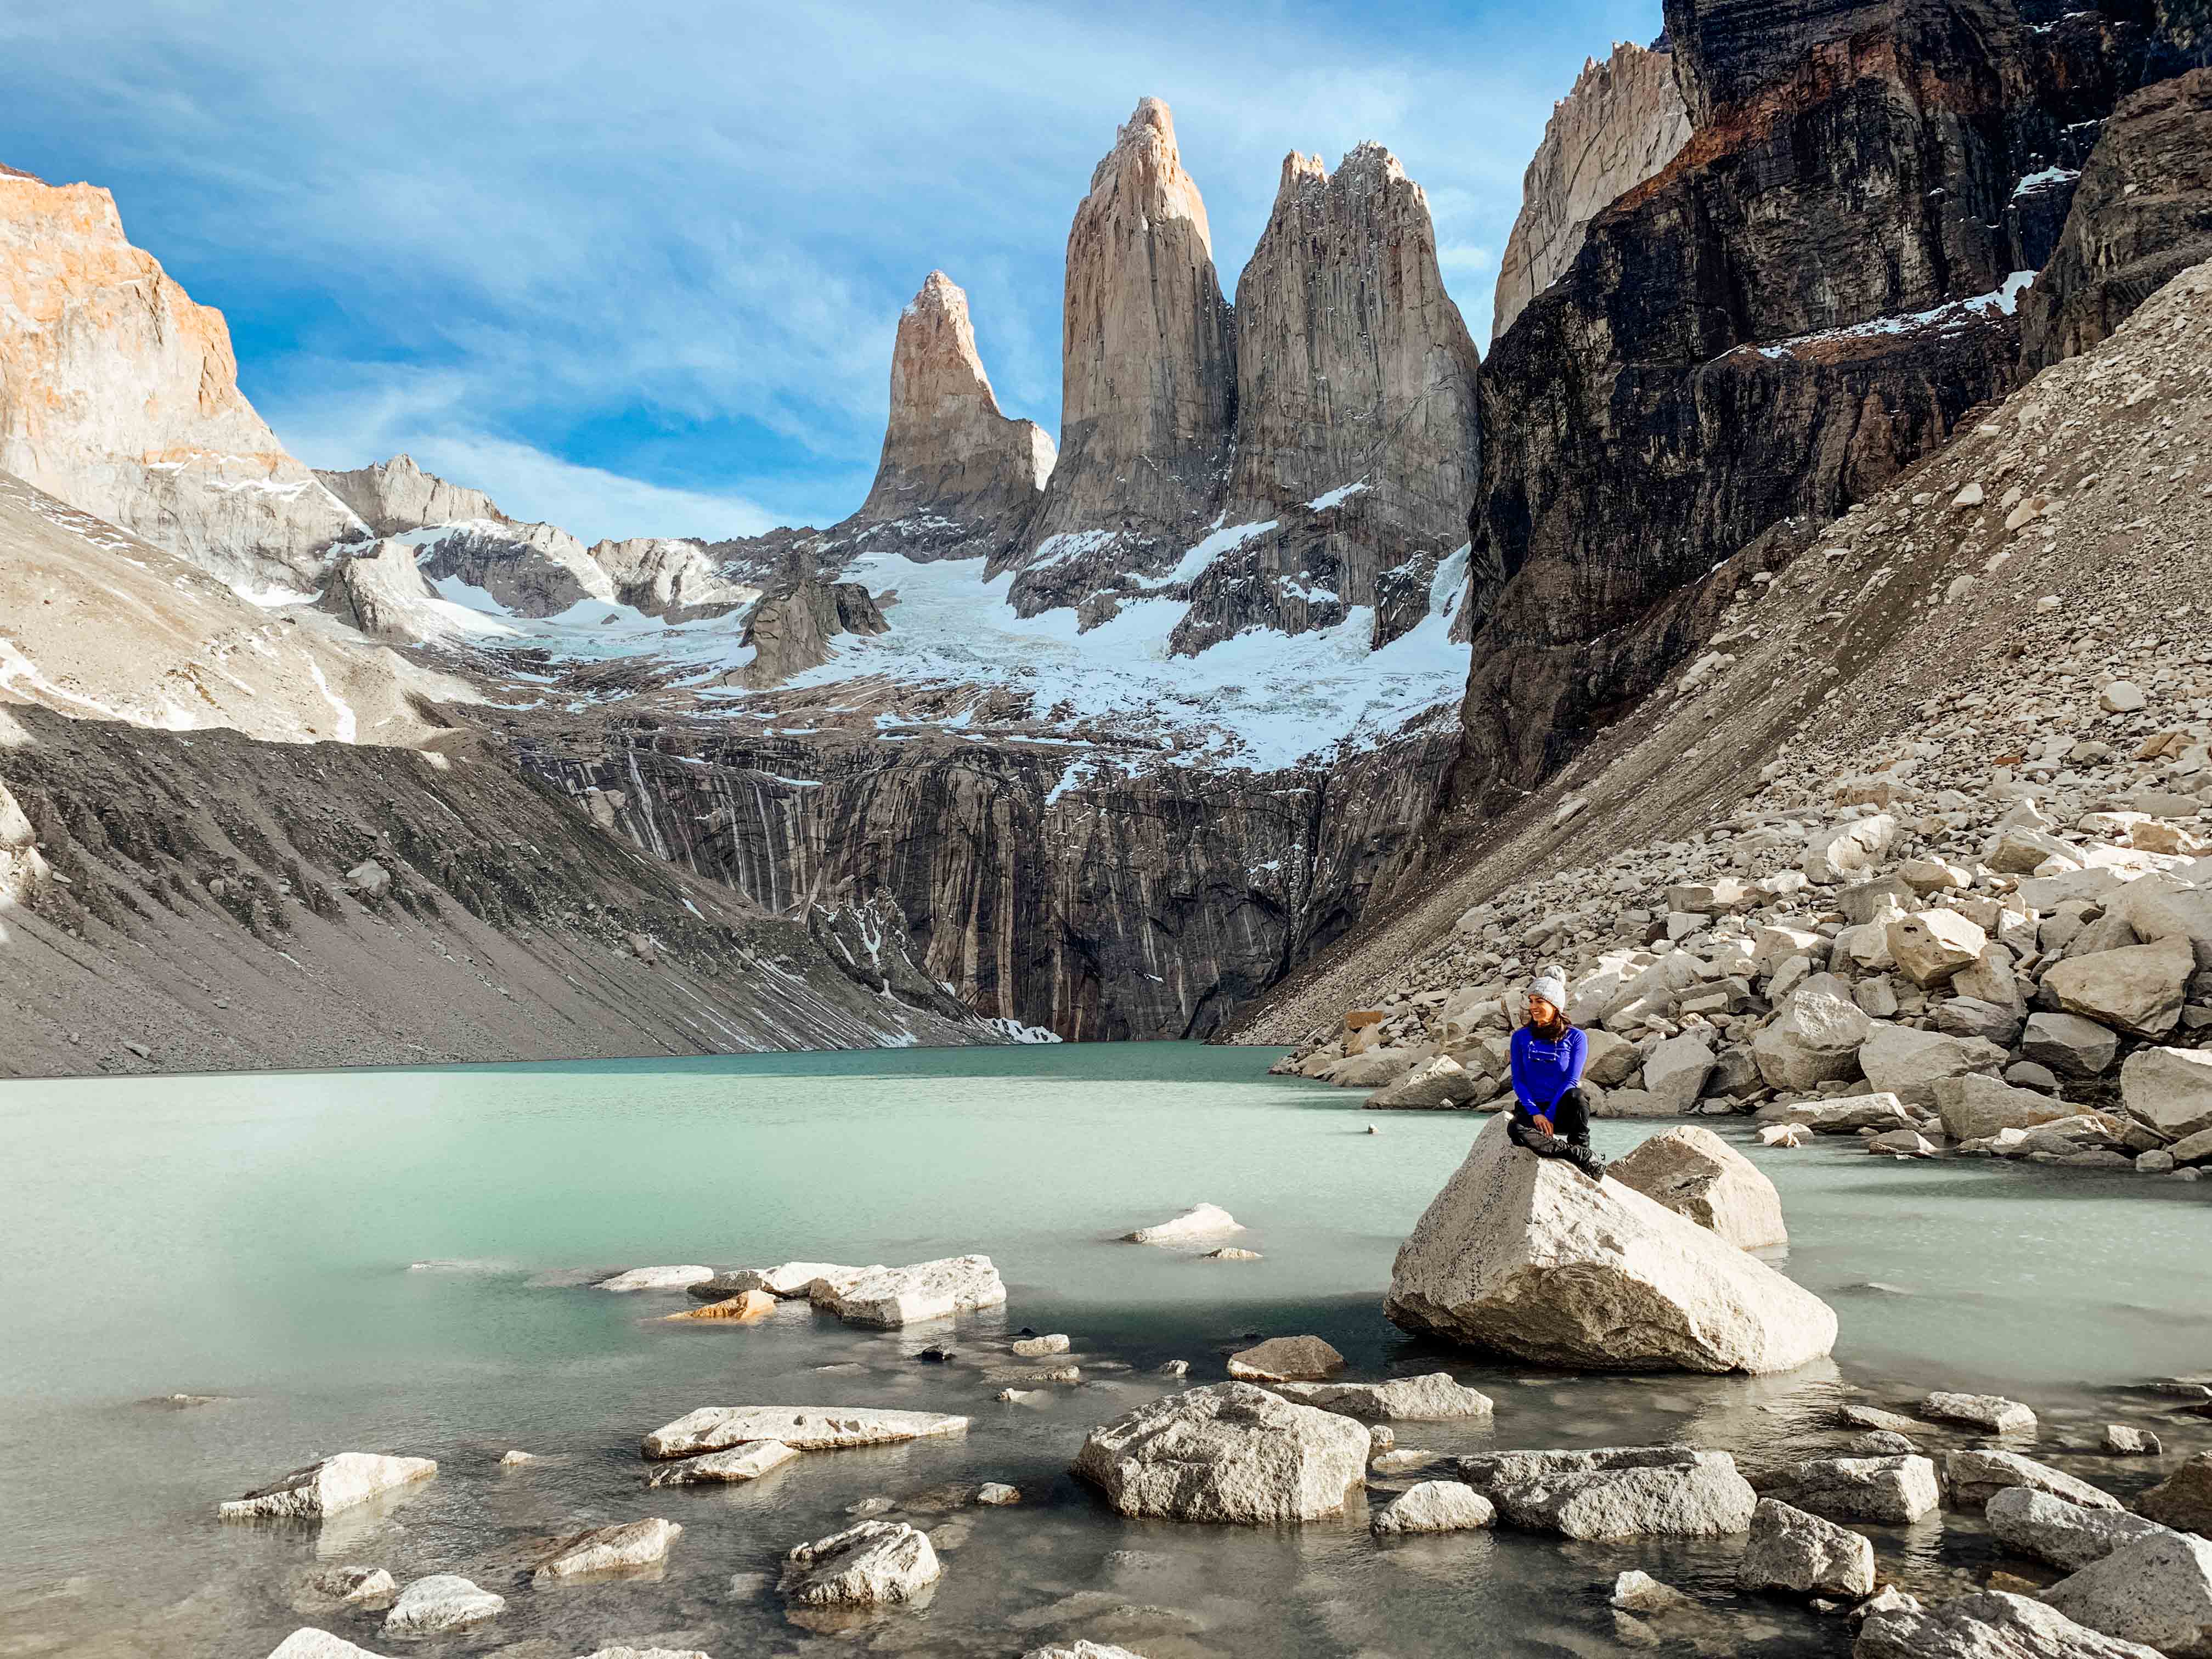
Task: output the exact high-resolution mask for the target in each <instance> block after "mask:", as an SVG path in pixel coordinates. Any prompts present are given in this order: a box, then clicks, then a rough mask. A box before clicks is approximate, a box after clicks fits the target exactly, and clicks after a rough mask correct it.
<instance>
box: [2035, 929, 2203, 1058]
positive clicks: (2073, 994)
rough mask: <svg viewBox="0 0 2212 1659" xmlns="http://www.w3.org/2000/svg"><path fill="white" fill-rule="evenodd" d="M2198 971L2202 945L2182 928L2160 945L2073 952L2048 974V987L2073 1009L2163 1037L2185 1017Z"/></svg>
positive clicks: (2103, 1022) (2048, 993)
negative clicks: (2187, 996)
mask: <svg viewBox="0 0 2212 1659" xmlns="http://www.w3.org/2000/svg"><path fill="white" fill-rule="evenodd" d="M2196 971H2197V953H2196V951H2194V950H2193V949H2192V948H2191V945H2190V942H2189V941H2188V940H2187V939H2185V938H2182V937H2181V936H2180V935H2179V934H2177V935H2175V936H2174V937H2173V938H2171V939H2160V940H2159V941H2158V942H2157V943H2156V944H2154V945H2127V946H2124V948H2122V949H2120V950H2118V951H2091V952H2089V953H2088V954H2087V956H2079V957H2068V958H2067V959H2066V960H2065V961H2063V962H2062V963H2059V964H2058V965H2057V967H2056V968H2053V969H2051V971H2050V972H2049V973H2047V974H2045V975H2044V976H2043V991H2044V994H2045V996H2047V997H2049V998H2051V1000H2053V1001H2055V1002H2056V1003H2057V1005H2058V1006H2059V1007H2060V1008H2062V1009H2063V1010H2064V1011H2065V1012H2068V1013H2069V1014H2080V1015H2081V1016H2082V1017H2083V1018H2086V1019H2093V1020H2095V1021H2096V1022H2097V1023H2098V1024H2100V1025H2110V1026H2112V1027H2113V1028H2114V1029H2115V1030H2122V1031H2132V1032H2133V1033H2134V1034H2135V1035H2136V1036H2143V1037H2152V1038H2157V1037H2162V1036H2166V1034H2167V1033H2168V1032H2169V1031H2171V1030H2173V1028H2174V1025H2175V1024H2177V1023H2178V1022H2179V1019H2180V1018H2181V1004H2182V1001H2183V999H2184V997H2185V994H2186V992H2187V987H2188V985H2189V976H2190V975H2191V974H2193V973H2195V972H2196Z"/></svg>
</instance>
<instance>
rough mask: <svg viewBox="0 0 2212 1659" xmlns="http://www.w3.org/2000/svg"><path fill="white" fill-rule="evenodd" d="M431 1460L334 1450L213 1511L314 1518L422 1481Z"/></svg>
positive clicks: (432, 1467)
mask: <svg viewBox="0 0 2212 1659" xmlns="http://www.w3.org/2000/svg"><path fill="white" fill-rule="evenodd" d="M437 1472H438V1465H437V1463H436V1462H435V1460H433V1459H431V1458H428V1457H386V1456H383V1455H380V1454H378V1453H376V1452H339V1453H337V1454H336V1455H333V1456H330V1457H325V1458H323V1459H321V1460H319V1462H313V1463H310V1464H308V1465H307V1467H306V1468H299V1469H294V1470H293V1471H292V1472H291V1473H290V1474H288V1475H286V1476H285V1477H284V1478H283V1480H275V1481H271V1482H270V1484H269V1485H268V1486H260V1487H257V1488H256V1489H255V1490H253V1491H252V1492H248V1493H246V1496H245V1497H243V1498H233V1499H231V1500H230V1502H228V1503H227V1504H223V1505H222V1507H221V1508H220V1509H218V1510H216V1513H217V1514H218V1515H220V1516H222V1518H223V1519H225V1520H227V1521H241V1520H254V1519H258V1518H261V1517H264V1516H270V1517H276V1518H281V1519H286V1520H303V1521H306V1520H319V1519H321V1518H322V1517H323V1516H326V1515H336V1514H337V1512H338V1511H339V1510H347V1509H351V1508H352V1507H353V1506H354V1505H355V1504H366V1503H367V1502H368V1500H369V1499H370V1498H374V1497H377V1496H379V1495H380V1494H381V1493H384V1492H392V1491H394V1490H395V1489H397V1488H398V1487H401V1486H411V1485H413V1484H414V1483H415V1482H416V1481H417V1480H428V1479H429V1478H430V1477H431V1476H432V1475H434V1474H437Z"/></svg>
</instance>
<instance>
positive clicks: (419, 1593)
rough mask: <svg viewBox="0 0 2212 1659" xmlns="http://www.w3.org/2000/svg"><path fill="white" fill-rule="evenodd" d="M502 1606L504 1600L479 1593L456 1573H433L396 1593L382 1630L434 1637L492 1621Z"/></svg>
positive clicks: (475, 1586)
mask: <svg viewBox="0 0 2212 1659" xmlns="http://www.w3.org/2000/svg"><path fill="white" fill-rule="evenodd" d="M506 1606H507V1598H506V1597H505V1596H503V1595H493V1594H492V1593H491V1592H490V1591H489V1590H488V1589H478V1588H477V1585H476V1584H475V1583H474V1582H473V1581H471V1580H470V1579H466V1578H464V1577H461V1576H460V1574H459V1573H457V1572H434V1573H432V1574H431V1575H430V1576H429V1577H427V1578H417V1579H416V1581H415V1582H414V1583H411V1584H410V1585H408V1586H407V1588H406V1589H403V1590H401V1591H400V1592H399V1599H398V1601H394V1602H393V1603H392V1611H391V1612H390V1613H386V1614H385V1615H384V1628H385V1629H386V1630H387V1631H390V1632H393V1633H394V1634H397V1635H401V1636H435V1635H437V1634H439V1633H441V1632H445V1631H452V1630H466V1629H467V1628H468V1627H469V1626H471V1625H481V1624H483V1622H484V1621H485V1620H487V1619H495V1618H497V1617H498V1616H499V1614H500V1613H501V1611H502V1610H503V1609H504V1608H505V1607H506Z"/></svg>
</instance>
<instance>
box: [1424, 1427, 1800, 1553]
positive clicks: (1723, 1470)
mask: <svg viewBox="0 0 2212 1659" xmlns="http://www.w3.org/2000/svg"><path fill="white" fill-rule="evenodd" d="M1459 1473H1460V1479H1461V1480H1464V1481H1466V1482H1467V1484H1468V1486H1472V1487H1474V1489H1475V1490H1476V1491H1477V1492H1480V1493H1481V1494H1482V1495H1483V1496H1484V1497H1486V1498H1489V1499H1490V1501H1491V1502H1492V1503H1493V1504H1496V1505H1497V1506H1498V1512H1499V1513H1500V1514H1502V1515H1503V1516H1504V1517H1505V1518H1506V1519H1507V1520H1508V1521H1510V1522H1512V1523H1513V1524H1514V1525H1515V1526H1516V1527H1526V1528H1531V1529H1533V1530H1535V1531H1540V1532H1556V1533H1559V1534H1562V1535H1563V1536H1565V1537H1568V1538H1642V1537H1667V1538H1724V1537H1727V1536H1729V1535H1730V1534H1735V1533H1740V1532H1741V1531H1743V1530H1744V1529H1745V1528H1747V1527H1748V1526H1750V1524H1751V1516H1752V1511H1753V1510H1754V1509H1756V1508H1757V1507H1758V1505H1759V1494H1758V1493H1756V1492H1753V1491H1752V1489H1751V1483H1750V1482H1749V1481H1747V1480H1745V1479H1744V1478H1743V1477H1742V1476H1741V1474H1737V1473H1736V1468H1735V1459H1734V1458H1733V1457H1730V1456H1729V1455H1728V1454H1727V1453H1726V1452H1723V1451H1703V1450H1699V1449H1697V1448H1695V1447H1692V1446H1617V1447H1606V1448H1602V1449H1598V1450H1595V1451H1518V1452H1499V1453H1496V1454H1494V1455H1489V1456H1484V1457H1463V1458H1462V1459H1461V1460H1460V1463H1459Z"/></svg>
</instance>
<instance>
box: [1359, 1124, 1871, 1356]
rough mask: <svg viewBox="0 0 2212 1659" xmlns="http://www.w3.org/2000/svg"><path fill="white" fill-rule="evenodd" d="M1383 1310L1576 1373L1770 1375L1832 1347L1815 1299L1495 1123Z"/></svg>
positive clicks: (1405, 1251)
mask: <svg viewBox="0 0 2212 1659" xmlns="http://www.w3.org/2000/svg"><path fill="white" fill-rule="evenodd" d="M1383 1311H1384V1313H1385V1314H1386V1315H1388V1316H1389V1318H1390V1319H1391V1320H1392V1321H1393V1322H1395V1323H1396V1324H1398V1325H1400V1326H1401V1327H1403V1328H1406V1329H1407V1330H1410V1331H1416V1332H1419V1333H1423V1334H1430V1335H1435V1336H1439V1337H1443V1338H1444V1339H1446V1340H1452V1341H1457V1342H1465V1343H1472V1344H1475V1345H1478V1346H1483V1347H1486V1348H1492V1349H1497V1350H1499V1351H1502V1352H1506V1353H1510V1354H1514V1355H1516V1356H1518V1357H1519V1358H1523V1359H1530V1360H1535V1361H1537V1362H1539V1363H1541V1364H1552V1365H1561V1366H1567V1367H1571V1368H1576V1369H1580V1370H1692V1371H1730V1370H1740V1371H1751V1372H1768V1371H1783V1370H1791V1369H1793V1368H1794V1367H1796V1366H1798V1365H1802V1364H1806V1363H1807V1362H1808V1361H1809V1360H1814V1359H1818V1358H1821V1357H1822V1356H1824V1355H1825V1354H1826V1353H1827V1352H1829V1350H1830V1349H1831V1348H1832V1347H1833V1346H1835V1340H1836V1316H1835V1313H1834V1312H1833V1310H1831V1309H1830V1308H1829V1307H1828V1306H1827V1305H1826V1304H1825V1303H1823V1302H1821V1301H1820V1298H1819V1297H1815V1296H1814V1295H1813V1294H1812V1293H1811V1292H1809V1291H1805V1290H1803V1289H1801V1288H1800V1287H1799V1286H1798V1285H1795V1284H1793V1283H1791V1282H1790V1280H1789V1279H1785V1278H1784V1277H1783V1275H1782V1274H1780V1273H1777V1272H1776V1271H1775V1270H1774V1269H1773V1268H1771V1267H1768V1266H1766V1265H1765V1263H1764V1262H1761V1261H1758V1260H1757V1259H1756V1258H1754V1257H1753V1256H1750V1255H1746V1254H1745V1253H1744V1252H1743V1251H1742V1250H1741V1249H1737V1248H1736V1247H1735V1245H1733V1244H1731V1243H1728V1242H1727V1241H1726V1240H1725V1239H1723V1238H1722V1237H1719V1236H1718V1235H1717V1234H1715V1233H1712V1232H1709V1231H1706V1230H1705V1228H1703V1227H1700V1226H1699V1225H1697V1224H1696V1223H1695V1222H1692V1221H1688V1220H1686V1219H1684V1218H1682V1217H1680V1216H1678V1215H1676V1214H1675V1213H1674V1212H1673V1211H1671V1210H1668V1209H1666V1208H1664V1207H1662V1206H1660V1205H1658V1204H1656V1203H1655V1202H1653V1201H1652V1200H1650V1199H1649V1198H1646V1197H1645V1196H1644V1194H1642V1193H1639V1192H1637V1191H1635V1190H1633V1189H1632V1188H1627V1187H1624V1186H1622V1185H1621V1184H1620V1182H1616V1181H1612V1180H1606V1181H1600V1182H1593V1181H1591V1180H1590V1179H1589V1177H1588V1176H1584V1175H1583V1174H1581V1173H1580V1172H1579V1171H1577V1170H1575V1169H1573V1168H1572V1167H1571V1165H1569V1164H1566V1163H1565V1161H1564V1160H1563V1159H1559V1158H1537V1157H1535V1156H1534V1155H1533V1154H1531V1153H1528V1152H1524V1151H1523V1150H1522V1149H1521V1148H1520V1147H1517V1146H1514V1145H1513V1144H1512V1142H1511V1141H1510V1140H1509V1139H1507V1138H1506V1121H1505V1119H1504V1117H1503V1116H1499V1117H1496V1118H1493V1119H1492V1120H1491V1121H1490V1122H1489V1123H1488V1124H1487V1125H1486V1127H1484V1129H1483V1131H1482V1133H1480V1135H1478V1136H1476V1137H1475V1142H1474V1148H1473V1149H1472V1150H1471V1151H1470V1152H1468V1155H1467V1159H1466V1161H1465V1162H1464V1163H1463V1164H1461V1165H1460V1167H1459V1170H1458V1171H1457V1172H1456V1173H1455V1174H1454V1175H1453V1176H1452V1178H1451V1180H1450V1181H1449V1182H1447V1183H1446V1185H1445V1187H1444V1189H1443V1192H1441V1193H1439V1194H1437V1197H1436V1199H1435V1200H1434V1201H1433V1202H1431V1204H1430V1206H1429V1207H1428V1210H1427V1212H1425V1214H1423V1216H1422V1217H1421V1219H1420V1221H1419V1224H1418V1225H1416V1226H1415V1228H1414V1230H1413V1237H1410V1238H1408V1239H1407V1241H1406V1243H1404V1244H1403V1245H1402V1246H1401V1247H1400V1249H1399V1251H1398V1257H1397V1261H1396V1263H1395V1266H1394V1267H1393V1268H1392V1270H1391V1274H1390V1292H1389V1297H1387V1299H1386V1300H1385V1301H1384V1303H1383Z"/></svg>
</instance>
